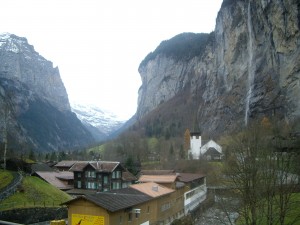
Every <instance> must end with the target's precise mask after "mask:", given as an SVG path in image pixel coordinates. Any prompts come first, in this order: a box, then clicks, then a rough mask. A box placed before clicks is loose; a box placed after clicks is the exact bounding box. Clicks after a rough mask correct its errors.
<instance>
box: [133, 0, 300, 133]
mask: <svg viewBox="0 0 300 225" xmlns="http://www.w3.org/2000/svg"><path fill="white" fill-rule="evenodd" d="M299 29H300V3H299V1H297V0H287V1H281V0H274V1H268V0H257V1H252V0H243V1H242V0H238V1H231V0H226V1H225V0H224V1H223V4H222V7H221V9H220V11H219V13H218V17H217V20H216V26H215V31H214V32H213V33H212V34H210V36H209V37H208V39H207V40H205V41H204V42H203V43H204V47H203V48H202V51H201V53H199V54H196V55H195V56H194V57H192V58H189V59H188V60H187V59H186V57H181V59H178V58H177V59H175V58H174V55H168V54H166V52H164V51H160V49H161V48H159V47H158V48H157V49H156V50H155V51H154V52H153V53H151V54H152V57H151V58H149V57H148V56H147V57H146V58H145V60H144V61H143V62H142V63H141V65H140V67H139V72H140V75H141V78H142V86H141V88H140V90H139V100H138V110H137V116H138V117H139V118H143V117H144V116H145V115H146V114H147V113H149V112H150V111H152V110H154V109H155V108H157V107H161V105H162V103H163V102H165V101H168V100H172V99H174V98H178V96H180V95H181V96H182V95H183V93H185V94H184V95H185V96H189V98H191V99H193V101H195V102H196V103H197V108H194V112H195V114H196V117H197V121H198V122H199V125H200V127H201V128H202V129H203V130H205V131H207V132H209V133H214V132H218V133H220V132H224V131H225V130H228V129H234V127H236V126H241V125H242V126H243V125H247V124H248V122H249V120H251V119H252V118H257V117H260V116H270V115H274V114H275V115H276V116H278V117H280V118H284V119H295V118H297V117H299V116H300V81H299V80H300V63H299V62H300V32H299ZM190 35H195V34H190ZM172 41H173V39H170V40H169V42H172ZM174 48H176V46H174ZM155 53H156V54H155ZM182 104H186V103H184V102H182ZM187 107H188V106H187ZM183 113H184V112H183Z"/></svg>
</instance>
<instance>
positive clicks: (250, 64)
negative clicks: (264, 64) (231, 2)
mask: <svg viewBox="0 0 300 225" xmlns="http://www.w3.org/2000/svg"><path fill="white" fill-rule="evenodd" d="M250 1H251V0H249V3H248V18H247V26H248V35H249V41H248V54H249V59H248V91H247V96H246V110H245V125H246V126H247V124H248V119H249V105H250V99H251V96H252V89H253V84H254V75H255V65H254V62H253V51H254V50H253V37H252V20H251V5H250Z"/></svg>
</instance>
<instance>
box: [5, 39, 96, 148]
mask: <svg viewBox="0 0 300 225" xmlns="http://www.w3.org/2000/svg"><path fill="white" fill-rule="evenodd" d="M6 131H7V139H8V147H9V149H10V150H14V151H15V152H18V151H21V150H22V151H27V150H28V151H29V150H32V149H34V150H39V151H53V150H55V151H57V150H72V149H74V148H80V147H83V146H86V145H88V144H91V143H93V142H94V139H93V137H92V136H91V134H90V133H89V132H88V131H87V130H86V129H85V127H84V126H83V125H82V123H81V122H80V121H79V119H78V118H77V117H76V115H75V114H74V113H73V112H71V109H70V104H69V100H68V95H67V92H66V89H65V87H64V84H63V82H62V80H61V78H60V74H59V71H58V68H53V65H52V62H50V61H48V60H46V59H45V58H43V57H42V56H40V55H39V54H38V53H37V52H36V51H35V50H34V48H33V46H31V45H29V44H28V42H27V40H26V39H25V38H21V37H17V36H15V35H12V34H2V35H0V144H2V142H3V140H4V137H5V133H6Z"/></svg>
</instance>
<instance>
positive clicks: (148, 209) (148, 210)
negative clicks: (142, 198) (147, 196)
mask: <svg viewBox="0 0 300 225" xmlns="http://www.w3.org/2000/svg"><path fill="white" fill-rule="evenodd" d="M147 213H150V206H149V205H148V207H147Z"/></svg>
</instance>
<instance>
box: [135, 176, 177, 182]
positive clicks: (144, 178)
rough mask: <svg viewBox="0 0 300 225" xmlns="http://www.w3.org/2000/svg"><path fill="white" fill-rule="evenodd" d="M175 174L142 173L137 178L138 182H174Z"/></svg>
mask: <svg viewBox="0 0 300 225" xmlns="http://www.w3.org/2000/svg"><path fill="white" fill-rule="evenodd" d="M176 177H177V175H176V174H172V175H142V176H140V178H139V182H142V183H145V182H156V183H160V184H162V183H174V182H175V180H176Z"/></svg>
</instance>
